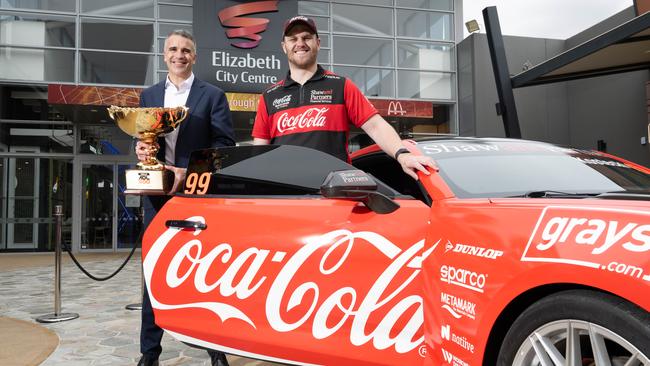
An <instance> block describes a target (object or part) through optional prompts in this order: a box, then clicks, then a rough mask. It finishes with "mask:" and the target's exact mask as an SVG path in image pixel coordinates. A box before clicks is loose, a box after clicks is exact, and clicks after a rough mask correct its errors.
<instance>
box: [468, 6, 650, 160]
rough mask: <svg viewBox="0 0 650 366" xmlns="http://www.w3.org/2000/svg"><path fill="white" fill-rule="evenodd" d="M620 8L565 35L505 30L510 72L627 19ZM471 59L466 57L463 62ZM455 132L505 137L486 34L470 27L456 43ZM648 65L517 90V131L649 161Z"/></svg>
mask: <svg viewBox="0 0 650 366" xmlns="http://www.w3.org/2000/svg"><path fill="white" fill-rule="evenodd" d="M631 16H633V11H632V10H631V8H630V9H626V10H624V11H622V12H621V13H619V14H616V15H614V16H613V17H611V18H609V19H607V20H605V21H603V22H602V23H599V24H598V25H596V26H594V27H591V28H589V29H588V30H585V32H582V33H580V34H578V35H575V36H573V37H571V38H570V39H568V40H556V39H541V38H529V37H514V36H504V43H505V49H506V57H507V59H508V65H509V70H510V73H511V75H513V76H514V75H516V74H518V73H519V72H521V71H522V70H523V67H524V66H525V64H528V65H531V66H532V65H536V64H538V63H540V62H542V61H545V60H547V59H549V58H551V57H553V56H556V55H557V54H559V53H562V52H564V51H565V50H567V49H569V48H572V47H574V46H576V45H578V44H580V43H582V42H584V41H586V40H589V39H591V38H593V37H594V36H596V35H599V34H602V33H603V32H605V31H607V30H609V29H611V28H613V27H615V26H616V24H620V23H622V22H624V21H626V20H629V19H630V18H631ZM468 60H469V61H468ZM458 78H459V79H458V85H459V98H458V103H459V108H460V111H459V116H460V119H459V132H460V134H461V135H463V136H496V137H503V136H505V132H504V127H503V121H502V119H501V117H500V116H498V115H497V113H496V107H495V104H496V103H497V102H498V96H497V92H496V84H495V81H494V73H493V71H492V64H491V60H490V53H489V48H488V43H487V36H486V35H485V34H476V33H475V34H472V35H471V36H470V37H468V38H466V39H465V40H463V41H462V42H460V43H459V45H458ZM649 79H650V78H649V75H648V71H638V72H631V73H622V74H616V75H609V76H603V77H597V78H589V79H582V80H576V81H570V82H561V83H552V84H546V85H540V86H533V87H526V88H518V89H514V95H515V102H516V105H517V112H518V116H519V123H520V127H521V132H522V137H523V138H525V139H531V140H540V141H548V142H552V143H556V144H561V145H569V146H574V147H578V148H585V149H596V147H597V141H598V140H604V141H605V142H606V143H607V151H608V152H610V153H613V154H615V155H619V156H621V157H623V158H626V159H628V160H631V161H634V162H637V163H640V164H642V165H646V166H650V154H649V153H648V151H649V150H648V145H645V146H644V145H641V143H640V141H641V137H642V136H644V135H647V133H648V132H647V122H648V121H647V120H648V116H647V115H646V113H647V110H646V109H647V108H646V107H645V106H646V105H647V97H646V84H647V81H648V80H649Z"/></svg>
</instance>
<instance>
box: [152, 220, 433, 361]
mask: <svg viewBox="0 0 650 366" xmlns="http://www.w3.org/2000/svg"><path fill="white" fill-rule="evenodd" d="M186 220H189V221H198V222H203V223H206V220H205V218H204V217H201V216H195V217H189V218H187V219H186ZM202 232H203V231H202V230H197V231H195V232H194V233H193V234H190V235H192V236H191V237H188V236H186V235H185V236H180V237H179V233H181V230H180V229H176V228H169V229H167V230H166V231H164V232H163V233H162V234H160V236H159V237H158V238H156V240H155V242H154V243H153V244H152V245H151V247H150V249H149V250H148V251H147V253H146V256H145V258H144V259H143V274H144V278H145V281H146V283H147V289H148V291H149V297H150V299H151V304H152V306H153V308H155V309H156V310H157V311H165V310H176V309H192V308H194V309H200V310H206V312H204V318H203V319H202V320H203V321H206V322H208V321H213V320H214V319H217V318H218V319H220V320H221V321H222V322H225V321H228V320H229V319H237V320H239V322H237V323H231V325H232V326H237V327H238V328H237V329H238V330H239V331H245V332H248V331H250V332H255V331H258V330H260V329H271V330H273V331H274V332H276V333H277V334H278V335H279V336H281V334H282V333H285V332H292V331H296V332H300V334H305V335H307V334H309V335H311V336H312V337H314V339H317V340H320V339H324V338H327V337H330V336H332V335H334V334H335V333H337V332H340V333H343V334H345V337H347V338H348V342H349V346H350V349H355V348H356V347H358V346H362V345H368V347H373V348H375V349H378V350H384V349H387V348H389V347H390V348H393V349H394V350H395V352H397V353H406V352H410V351H412V350H415V349H416V348H417V347H419V346H421V345H422V344H423V341H424V335H423V331H422V325H423V322H424V315H423V310H422V297H421V296H419V295H418V294H416V293H415V292H414V291H413V292H411V290H406V288H407V287H408V286H409V285H410V284H412V283H413V284H414V285H413V286H416V284H417V279H418V278H419V274H420V272H421V270H422V262H423V261H424V260H425V259H426V258H427V257H428V256H429V255H430V254H431V253H432V251H433V250H434V249H435V247H432V248H430V249H427V250H425V249H424V239H422V240H419V241H417V242H415V243H412V244H408V245H406V246H404V247H399V246H397V245H396V244H395V243H393V242H391V241H390V240H388V239H387V238H385V237H383V236H382V235H379V234H377V233H374V232H370V231H360V232H352V231H349V230H334V231H330V232H327V233H323V234H316V235H314V236H310V237H309V238H308V239H305V241H304V242H303V243H304V245H300V246H297V247H296V251H295V252H293V253H287V252H283V251H277V250H276V249H273V246H270V247H268V248H265V247H264V246H252V245H251V246H246V245H243V246H242V245H231V244H230V243H228V242H221V241H220V239H219V238H215V237H214V235H211V236H205V235H201V233H202ZM204 242H212V243H214V242H217V243H219V244H217V245H216V246H211V247H209V248H208V246H204V244H203V243H204ZM323 248H328V249H327V250H323ZM240 250H241V251H240ZM353 253H356V254H361V253H363V255H367V254H370V253H372V254H373V255H376V258H378V259H379V258H381V263H378V262H376V263H377V266H376V268H374V269H373V270H376V273H373V274H372V276H370V278H372V280H371V281H369V282H368V283H367V284H365V285H364V286H362V287H363V288H359V287H353V286H351V283H346V282H349V281H350V278H351V276H350V275H351V274H352V273H355V271H357V270H358V268H356V266H355V264H354V262H353V260H352V259H350V257H352V255H353ZM154 273H155V275H154ZM345 279H347V280H345ZM333 284H334V285H333ZM366 285H367V286H366ZM179 294H183V296H179ZM260 300H262V303H260V302H259V301H260ZM301 302H303V303H305V304H310V305H309V306H306V307H299V306H298V305H299V303H301ZM186 311H189V310H186ZM296 312H298V313H296ZM335 318H336V319H339V320H338V322H336V323H332V322H331V320H332V319H335ZM400 319H401V323H402V326H399V324H398V320H400ZM187 337H191V336H190V335H187Z"/></svg>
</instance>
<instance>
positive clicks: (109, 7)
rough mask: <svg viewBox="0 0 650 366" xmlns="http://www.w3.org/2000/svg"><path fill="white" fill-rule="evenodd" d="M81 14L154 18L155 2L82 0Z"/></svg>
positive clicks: (150, 0) (140, 0) (146, 0)
mask: <svg viewBox="0 0 650 366" xmlns="http://www.w3.org/2000/svg"><path fill="white" fill-rule="evenodd" d="M81 12H82V13H86V14H92V15H112V16H125V17H142V18H153V14H154V13H153V0H82V1H81Z"/></svg>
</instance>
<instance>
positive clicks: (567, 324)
mask: <svg viewBox="0 0 650 366" xmlns="http://www.w3.org/2000/svg"><path fill="white" fill-rule="evenodd" d="M497 364H498V365H500V366H511V365H512V366H560V365H563V366H632V365H634V366H638V365H643V366H650V314H649V313H648V312H647V311H645V310H643V309H641V308H639V307H638V306H635V305H633V304H631V303H629V302H627V301H625V300H623V299H621V298H619V297H616V296H613V295H609V294H604V293H600V292H596V291H589V290H571V291H563V292H560V293H557V294H554V295H550V296H548V297H545V298H543V299H542V300H539V301H538V302H536V303H534V304H533V305H531V306H530V307H528V308H527V309H526V310H525V311H524V312H523V313H522V314H521V315H520V316H519V317H518V318H517V319H516V320H515V321H514V323H513V324H512V326H511V327H510V329H509V330H508V333H507V334H506V336H505V338H504V340H503V343H502V344H501V349H500V350H499V356H498V361H497Z"/></svg>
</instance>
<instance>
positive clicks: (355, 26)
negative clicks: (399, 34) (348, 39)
mask: <svg viewBox="0 0 650 366" xmlns="http://www.w3.org/2000/svg"><path fill="white" fill-rule="evenodd" d="M332 13H333V16H332V20H333V29H332V30H333V31H334V32H349V33H356V34H370V35H379V36H381V35H384V36H390V35H393V9H388V8H371V7H368V6H359V5H346V4H332Z"/></svg>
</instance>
